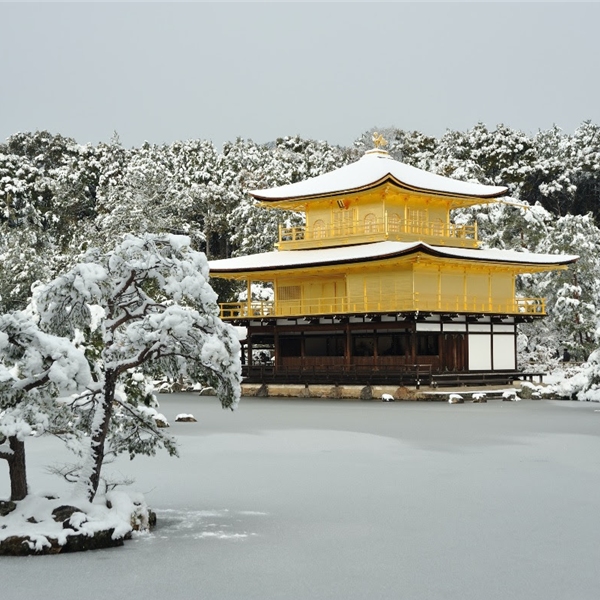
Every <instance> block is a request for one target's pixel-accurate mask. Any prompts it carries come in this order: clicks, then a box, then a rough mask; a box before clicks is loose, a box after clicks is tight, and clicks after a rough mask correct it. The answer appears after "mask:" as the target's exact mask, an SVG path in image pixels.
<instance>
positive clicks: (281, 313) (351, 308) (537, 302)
mask: <svg viewBox="0 0 600 600" xmlns="http://www.w3.org/2000/svg"><path fill="white" fill-rule="evenodd" d="M220 307H221V318H222V319H226V320H227V319H263V318H269V317H305V316H318V315H342V314H364V313H397V312H412V311H417V310H418V311H433V312H457V313H484V314H508V315H532V316H533V315H535V316H542V315H545V314H546V300H545V298H514V299H510V298H509V299H505V300H498V299H492V298H472V297H465V296H450V297H449V296H444V297H442V296H439V295H426V294H418V293H415V294H414V295H401V294H386V295H385V296H384V295H382V296H380V297H378V298H369V299H366V298H363V297H355V298H353V297H349V298H346V297H344V298H315V299H305V300H279V301H278V302H267V301H252V302H226V303H224V304H221V305H220Z"/></svg>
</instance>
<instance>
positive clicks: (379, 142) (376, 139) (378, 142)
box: [373, 131, 388, 150]
mask: <svg viewBox="0 0 600 600" xmlns="http://www.w3.org/2000/svg"><path fill="white" fill-rule="evenodd" d="M387 144H388V143H387V140H386V139H385V138H384V137H383V136H382V135H381V133H378V132H377V131H375V132H373V146H375V148H376V149H378V150H380V149H382V148H383V147H384V146H387Z"/></svg>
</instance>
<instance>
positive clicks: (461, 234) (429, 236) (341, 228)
mask: <svg viewBox="0 0 600 600" xmlns="http://www.w3.org/2000/svg"><path fill="white" fill-rule="evenodd" d="M384 240H395V241H415V240H423V241H425V242H431V243H434V244H437V245H448V246H460V247H465V248H475V247H477V245H478V242H477V223H475V224H474V225H457V224H455V223H442V222H440V221H418V220H411V219H399V220H391V219H389V218H388V215H387V214H386V215H385V216H384V218H383V219H373V220H372V221H364V220H357V219H355V220H354V221H351V222H348V223H343V224H337V223H333V224H329V225H323V226H322V227H316V228H315V227H282V226H280V227H279V244H278V247H279V248H280V249H282V250H285V249H287V250H295V249H300V248H319V247H326V246H335V245H340V244H343V243H344V242H346V243H363V242H371V241H384Z"/></svg>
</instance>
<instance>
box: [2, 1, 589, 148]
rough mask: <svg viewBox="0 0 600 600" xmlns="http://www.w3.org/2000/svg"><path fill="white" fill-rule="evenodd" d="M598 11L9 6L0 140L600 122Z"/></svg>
mask: <svg viewBox="0 0 600 600" xmlns="http://www.w3.org/2000/svg"><path fill="white" fill-rule="evenodd" d="M598 22H600V4H596V3H588V4H576V3H570V4H561V3H529V4H523V3H520V4H518V3H515V4H512V3H500V4H494V3H463V4H458V3H457V4H455V3H441V4H436V3H420V4H416V3H414V4H413V3H373V2H371V3H343V2H335V3H298V4H295V3H249V2H244V3H239V4H236V3H230V2H221V3H218V4H209V3H187V4H173V3H172V4H157V3H133V4H108V3H104V4H91V3H79V4H77V3H75V4H52V3H44V4H29V3H22V4H16V3H15V4H7V3H0V81H1V82H2V84H1V85H2V88H1V95H0V140H4V139H5V138H7V137H8V136H9V135H11V134H12V133H15V132H17V131H29V130H36V129H47V130H49V131H51V132H52V133H61V134H63V135H67V136H71V137H74V138H75V139H76V140H77V141H79V142H81V143H85V142H93V143H96V142H98V141H108V140H109V139H110V137H111V136H112V134H113V132H114V131H117V132H118V134H119V136H120V138H121V141H122V142H123V143H124V144H125V145H126V146H132V145H139V144H140V143H142V142H143V141H144V140H148V141H150V142H154V143H161V142H172V141H174V140H177V139H189V138H203V139H211V140H212V141H213V142H214V143H215V144H217V146H219V147H220V145H221V144H222V143H223V142H224V141H226V140H234V139H235V138H236V137H238V136H240V137H245V138H252V139H253V140H255V141H257V142H266V141H270V140H273V139H275V138H277V137H282V136H285V135H295V134H299V135H301V136H303V137H309V138H315V139H324V140H327V141H329V142H331V143H336V144H344V145H348V144H351V143H352V141H353V140H354V139H355V138H356V137H358V136H359V135H360V134H361V133H363V132H364V131H366V130H367V129H369V128H371V127H380V128H381V127H386V126H396V127H399V128H401V129H407V130H412V129H417V130H419V131H422V132H424V133H427V134H430V135H435V136H439V135H441V134H443V132H444V131H445V130H446V129H459V130H465V129H468V128H470V127H472V126H473V125H475V124H476V123H477V122H478V121H482V122H484V123H486V124H487V125H488V126H490V127H493V126H495V125H496V124H498V123H504V124H506V125H508V126H510V127H513V128H516V129H522V130H523V131H525V132H527V133H534V132H535V131H537V130H538V129H546V128H549V127H551V126H552V125H553V124H556V125H558V126H559V127H561V128H562V129H563V130H564V131H566V132H572V131H573V130H574V129H575V128H576V127H577V126H578V125H579V124H580V123H581V122H582V121H584V120H586V119H591V120H592V121H594V122H596V123H599V122H600V101H599V98H600V77H598V66H599V65H598V61H599V57H600V36H599V35H598V33H597V25H598Z"/></svg>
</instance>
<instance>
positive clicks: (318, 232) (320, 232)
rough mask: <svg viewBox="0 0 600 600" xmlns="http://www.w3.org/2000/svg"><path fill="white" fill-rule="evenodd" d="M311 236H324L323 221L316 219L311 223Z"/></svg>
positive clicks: (316, 237)
mask: <svg viewBox="0 0 600 600" xmlns="http://www.w3.org/2000/svg"><path fill="white" fill-rule="evenodd" d="M313 237H314V238H315V239H316V240H321V239H323V238H324V237H325V221H323V219H317V220H316V221H315V222H314V224H313Z"/></svg>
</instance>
